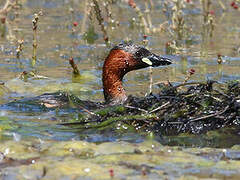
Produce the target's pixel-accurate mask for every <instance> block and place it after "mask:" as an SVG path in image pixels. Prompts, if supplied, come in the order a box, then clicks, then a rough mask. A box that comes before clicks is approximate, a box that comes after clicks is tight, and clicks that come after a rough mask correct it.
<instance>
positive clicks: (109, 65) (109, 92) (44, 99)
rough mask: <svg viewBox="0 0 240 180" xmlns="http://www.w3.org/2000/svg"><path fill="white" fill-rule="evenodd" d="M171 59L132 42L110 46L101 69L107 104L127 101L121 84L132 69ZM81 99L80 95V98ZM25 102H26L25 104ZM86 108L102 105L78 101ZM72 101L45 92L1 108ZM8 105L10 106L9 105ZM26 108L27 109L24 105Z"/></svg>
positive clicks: (59, 104)
mask: <svg viewBox="0 0 240 180" xmlns="http://www.w3.org/2000/svg"><path fill="white" fill-rule="evenodd" d="M171 63H172V62H171V60H170V59H168V58H165V57H162V56H157V55H156V54H153V53H152V52H150V51H149V50H147V49H146V48H144V47H142V46H137V45H134V44H132V43H123V44H119V45H117V46H115V47H114V48H112V49H111V51H110V53H109V55H108V56H107V58H106V59H105V62H104V65H103V72H102V81H103V91H104V98H105V101H106V104H110V105H115V104H123V103H124V102H125V101H126V100H127V96H126V93H125V91H124V89H123V86H122V79H123V76H124V75H125V74H126V73H128V72H129V71H132V70H137V69H141V68H145V67H149V66H161V65H169V64H171ZM77 99H78V98H77ZM24 102H25V103H24ZM79 102H80V104H81V105H83V106H84V107H95V108H96V107H98V106H99V105H100V104H99V103H95V102H90V101H82V100H79ZM68 103H69V96H68V95H65V93H61V92H56V93H45V94H42V95H40V96H37V97H34V98H25V99H22V100H19V101H14V102H10V103H7V104H4V105H0V108H2V107H8V106H13V107H14V106H17V107H18V108H19V107H23V108H24V104H25V105H26V106H28V105H29V107H30V109H32V107H31V106H32V105H39V104H40V105H43V106H44V107H47V108H57V107H62V106H65V105H67V104H68ZM8 108H9V107H8ZM25 109H26V108H25Z"/></svg>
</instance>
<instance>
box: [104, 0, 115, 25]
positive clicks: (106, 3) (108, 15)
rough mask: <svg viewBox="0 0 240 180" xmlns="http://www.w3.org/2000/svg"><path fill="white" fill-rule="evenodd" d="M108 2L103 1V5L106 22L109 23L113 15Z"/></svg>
mask: <svg viewBox="0 0 240 180" xmlns="http://www.w3.org/2000/svg"><path fill="white" fill-rule="evenodd" d="M109 4H110V3H109V2H108V1H106V2H104V3H103V6H104V7H105V11H106V13H107V21H108V24H111V23H112V22H113V17H112V12H111V7H110V5H109Z"/></svg>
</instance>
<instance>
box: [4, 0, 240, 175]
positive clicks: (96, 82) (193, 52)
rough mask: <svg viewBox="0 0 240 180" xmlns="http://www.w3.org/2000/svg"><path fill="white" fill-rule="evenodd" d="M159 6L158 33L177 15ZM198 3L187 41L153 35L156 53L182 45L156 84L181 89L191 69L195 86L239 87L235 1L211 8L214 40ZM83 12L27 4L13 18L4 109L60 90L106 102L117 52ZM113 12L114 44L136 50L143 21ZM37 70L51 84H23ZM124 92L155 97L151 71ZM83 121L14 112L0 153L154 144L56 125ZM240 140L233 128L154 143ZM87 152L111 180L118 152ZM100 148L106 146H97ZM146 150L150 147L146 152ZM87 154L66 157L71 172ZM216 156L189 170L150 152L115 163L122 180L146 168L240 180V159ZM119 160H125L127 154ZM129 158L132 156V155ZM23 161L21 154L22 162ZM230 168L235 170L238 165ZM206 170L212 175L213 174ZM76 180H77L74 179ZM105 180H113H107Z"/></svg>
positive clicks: (76, 5)
mask: <svg viewBox="0 0 240 180" xmlns="http://www.w3.org/2000/svg"><path fill="white" fill-rule="evenodd" d="M153 2H154V4H155V6H154V9H153V10H151V11H150V16H151V20H152V24H153V26H155V27H157V26H158V25H159V24H161V23H163V22H165V21H167V22H169V23H171V16H169V17H168V16H167V15H168V13H166V14H165V13H164V12H163V3H162V2H161V1H153ZM194 3H196V4H195V5H189V4H186V8H185V9H184V11H183V13H184V19H185V23H186V26H187V27H188V28H189V30H188V33H187V35H186V37H185V38H184V39H183V40H179V39H178V38H177V37H176V34H174V32H172V33H169V32H168V29H166V30H165V31H162V32H159V33H151V34H150V35H148V37H147V40H148V48H150V49H151V50H152V51H153V52H155V53H157V54H163V55H166V54H167V50H166V43H167V42H169V41H173V40H176V41H177V44H178V46H177V47H176V49H175V50H174V51H173V52H172V53H170V54H168V56H170V57H172V58H173V59H174V64H173V65H171V66H169V67H166V68H165V67H164V68H161V67H160V68H154V69H153V81H154V83H156V82H164V81H167V80H169V81H170V82H172V83H174V84H177V83H180V82H183V80H184V79H185V77H186V74H187V70H189V69H191V68H193V69H195V71H196V73H195V74H194V75H193V76H192V77H191V79H190V81H204V80H207V79H213V80H217V81H219V82H220V83H221V82H226V81H228V80H238V79H239V78H240V71H239V67H240V52H239V48H240V41H239V39H240V38H239V36H240V20H239V13H240V12H239V11H238V10H235V9H233V8H231V7H230V5H229V4H230V1H226V2H225V1H224V4H225V6H226V8H227V9H226V11H224V10H222V8H221V7H220V5H219V4H213V6H212V9H213V10H214V30H213V33H212V37H211V36H210V35H209V33H207V30H206V27H205V26H204V25H203V16H202V12H201V6H200V4H199V3H198V2H197V1H196V2H194ZM214 3H216V2H214ZM1 4H4V2H1ZM138 6H139V7H140V8H141V9H142V10H144V1H140V2H139V4H138ZM72 7H73V9H74V13H73V14H72V13H71V11H70V9H71V8H72ZM84 8H85V2H84V1H80V0H79V1H77V0H75V1H74V0H73V1H68V0H61V1H58V0H55V1H54V0H52V1H38V0H31V1H27V0H25V1H22V7H21V8H20V10H18V11H19V18H18V19H17V20H16V19H14V16H15V15H14V13H13V12H10V13H9V17H8V22H9V23H8V27H7V30H6V34H5V35H4V36H3V37H1V38H0V57H1V58H0V80H1V81H2V82H4V83H5V87H4V88H2V89H0V95H1V96H0V102H1V104H2V103H6V102H9V101H13V100H15V99H21V98H23V97H33V96H36V95H40V94H42V93H45V92H56V91H58V90H64V91H70V92H73V93H75V94H76V95H78V96H79V97H80V98H81V99H88V100H92V101H103V95H102V82H101V67H102V64H103V60H104V58H105V57H106V55H107V52H108V51H109V49H110V48H109V47H106V45H105V43H104V40H103V35H102V32H101V31H100V28H99V26H98V22H97V21H96V20H94V16H93V20H92V21H90V20H89V19H87V23H86V24H85V26H84V27H83V19H84ZM169 8H171V3H170V4H169ZM40 10H42V12H43V15H42V16H40V18H39V24H38V32H37V44H38V46H37V62H36V66H35V67H32V65H31V58H32V35H33V32H32V24H31V22H32V18H33V14H34V13H36V12H39V11H40ZM111 11H112V16H113V18H114V19H115V20H116V21H118V22H119V26H116V27H115V26H114V27H108V29H107V31H108V35H109V39H110V41H111V45H113V44H117V43H119V42H121V41H123V40H132V41H134V42H135V43H137V44H141V43H142V41H143V35H144V33H142V32H141V31H140V30H139V29H140V28H139V27H136V26H132V23H131V21H132V18H137V15H136V13H135V12H134V11H133V10H132V9H131V8H130V7H129V6H128V4H127V3H124V2H120V1H119V2H118V3H117V4H114V5H113V6H112V9H111ZM73 22H77V23H78V26H77V27H74V29H75V32H74V33H72V28H73V26H72V23H73ZM93 28H94V31H93ZM167 28H168V25H167ZM84 32H88V33H89V37H88V40H89V41H91V43H88V42H87V41H86V40H84V36H85V35H84ZM17 39H23V40H24V47H23V51H22V53H21V56H20V58H19V59H17V58H16V48H17V43H16V41H17ZM218 54H221V55H223V58H222V59H223V63H222V64H221V65H219V64H218V63H217V55H218ZM70 56H73V57H74V59H75V61H76V63H77V64H78V67H79V70H80V72H81V75H82V76H81V78H79V79H73V78H72V73H71V72H72V70H71V68H70V66H69V64H68V58H69V57H70ZM32 70H34V71H36V72H37V74H38V75H41V76H44V77H47V78H46V79H45V78H44V79H34V78H31V79H29V80H28V81H26V82H24V81H22V80H19V79H18V78H17V77H18V76H19V75H20V73H22V72H23V71H32ZM124 86H125V88H126V90H127V93H128V94H132V95H135V96H143V95H145V94H146V93H148V92H149V69H144V70H138V71H135V72H130V73H129V74H128V75H127V76H126V77H125V79H124ZM153 91H154V92H158V87H157V86H156V85H155V86H153ZM78 118H79V114H78V113H77V112H74V111H61V110H60V111H58V110H53V111H48V112H29V111H28V110H26V109H25V110H24V111H18V110H15V109H12V110H1V111H0V141H2V142H5V146H4V148H5V149H4V148H3V149H0V151H2V152H3V151H6V149H7V146H8V144H9V147H11V148H10V150H12V149H18V148H19V149H21V148H22V149H24V147H23V146H27V147H28V146H31V145H29V144H31V143H33V144H34V142H35V141H39V142H40V144H41V143H43V144H44V142H45V141H46V143H45V145H43V146H44V148H46V147H48V146H50V144H51V142H52V141H54V143H53V144H52V146H53V147H55V146H56V148H58V147H59V149H58V150H56V151H61V148H63V149H64V151H69V149H74V148H71V147H72V146H73V147H74V145H69V146H68V147H69V149H68V148H67V149H66V148H65V146H66V145H65V144H61V142H58V141H67V142H69V143H70V144H71V141H72V140H75V141H77V142H78V143H80V145H79V144H78V145H76V148H77V149H78V146H82V144H81V143H84V142H85V141H88V142H98V143H99V142H115V141H123V144H124V142H128V143H130V145H129V147H130V149H131V148H133V147H135V146H136V145H135V144H131V143H139V142H143V143H144V142H149V140H146V139H149V138H152V137H149V136H147V135H146V134H144V133H143V134H142V133H141V134H139V133H136V132H135V131H134V130H130V131H129V130H122V131H115V129H109V130H104V131H99V130H87V131H79V130H71V129H70V130H69V129H66V127H62V126H60V125H57V124H58V123H59V122H62V121H68V120H71V119H74V120H77V119H78ZM123 129H124V128H123ZM239 139H240V138H239V130H238V129H234V128H226V129H222V130H218V131H214V132H208V133H207V134H203V135H198V136H196V135H189V134H181V135H180V136H176V137H165V136H157V137H154V140H153V141H154V143H156V142H155V140H157V141H158V142H160V143H162V144H165V145H181V146H188V147H205V146H208V147H209V146H210V147H222V148H230V147H232V146H233V145H236V144H239V143H240V140H239ZM26 140H28V141H29V144H28V145H26V142H25V141H26ZM79 140H81V141H79ZM13 141H18V142H19V143H17V144H16V146H17V147H15V146H14V145H11V144H12V143H13V144H14V142H13ZM82 141H83V142H82ZM39 142H38V143H39ZM67 142H66V143H67ZM73 144H74V143H73ZM87 145H89V147H88V146H87V148H88V149H89V152H92V153H93V156H92V157H94V158H93V160H91V162H89V166H91V167H95V168H96V169H98V168H100V167H99V163H100V162H107V163H106V164H105V166H106V169H105V170H104V171H99V173H106V174H107V178H109V174H108V170H109V169H110V168H111V165H112V163H113V162H112V160H114V158H117V157H115V156H114V152H112V155H110V156H109V157H108V156H106V157H107V158H105V154H107V152H106V149H105V150H103V152H102V154H101V153H100V157H99V159H98V158H97V157H96V155H97V154H99V152H97V150H96V152H95V150H94V147H92V146H96V145H95V144H94V143H90V144H87ZM13 146H14V147H13ZM41 146H42V144H41V145H39V146H38V148H39V149H41V150H39V149H37V150H36V149H35V150H33V151H31V152H32V153H33V155H31V156H26V155H22V158H23V159H24V158H25V159H26V158H29V157H39V156H40V157H41V153H42V147H41ZM45 146H46V147H45ZM102 146H104V145H102ZM139 146H141V145H139ZM159 146H160V145H159ZM107 147H108V148H113V149H114V148H116V149H119V147H118V145H117V144H116V143H113V144H111V143H110V144H108V146H107ZM44 148H43V149H44ZM97 148H101V147H98V146H97ZM143 148H145V147H144V146H143ZM46 149H47V148H46ZM103 149H104V148H103ZM120 149H121V148H120ZM236 149H237V150H231V152H232V151H234V153H235V154H237V155H238V156H239V152H238V149H239V148H236ZM47 151H48V150H47ZM70 151H71V150H70ZM78 151H79V150H77V151H76V153H78ZM85 151H86V149H85V150H84V151H82V150H81V151H79V152H80V155H79V154H77V155H76V154H74V155H73V156H72V155H70V156H69V157H67V158H68V159H67V161H66V162H67V163H68V164H66V165H65V167H67V168H70V166H69V162H71V160H72V159H74V158H75V157H79V156H81V158H82V157H84V158H83V159H88V156H87V157H85V155H82V154H81V153H83V154H84V153H85ZM176 151H178V149H176ZM190 151H193V152H194V153H195V155H196V154H197V152H195V150H194V149H193V150H192V149H186V150H184V153H182V154H180V155H179V156H180V157H182V159H184V158H185V157H188V156H189V155H188V154H187V153H189V152H190ZM212 151H214V149H211V150H210V152H211V153H210V155H209V157H210V158H209V157H208V158H206V159H207V160H206V159H205V157H202V154H203V155H204V154H207V155H208V153H209V150H203V152H201V153H202V154H201V153H200V152H198V153H199V154H201V157H200V159H201V161H200V162H202V161H204V162H203V164H204V163H206V164H204V165H201V164H199V163H196V164H194V163H193V164H191V163H186V164H184V166H181V165H179V163H180V162H181V163H182V160H179V161H171V162H170V160H169V159H168V160H167V161H169V164H166V163H165V164H161V165H159V163H158V161H159V162H161V161H165V160H166V159H165V160H164V159H163V160H162V159H156V160H155V161H154V162H153V163H152V164H151V163H150V162H149V159H148V158H149V152H147V151H146V152H145V151H143V152H144V153H143V154H142V156H140V157H141V158H143V159H141V158H140V157H135V156H134V155H133V156H129V157H128V156H127V155H126V156H125V155H122V156H124V157H125V158H127V159H129V164H124V165H123V164H121V163H122V162H118V163H115V166H114V168H122V169H121V171H120V172H119V174H121V173H122V174H124V175H122V176H121V175H119V178H126V177H127V176H128V175H129V173H130V174H131V175H132V176H133V179H135V178H136V177H137V178H142V177H141V174H142V173H143V172H142V169H144V168H145V169H147V170H148V171H150V172H151V173H150V177H151V178H153V179H154V178H159V177H162V176H166V177H168V175H169V177H172V178H175V176H176V177H183V178H184V174H187V176H189V178H191V175H196V176H199V177H201V176H202V175H201V173H200V172H201V171H204V172H207V173H206V174H207V175H206V176H204V177H211V174H214V173H215V174H217V176H216V178H222V177H225V176H232V177H233V178H234V177H235V174H239V170H237V169H236V168H235V169H234V166H235V165H236V164H237V163H238V161H236V162H235V161H234V160H235V159H237V158H235V159H234V158H232V157H230V158H225V159H224V157H223V158H219V157H218V159H217V160H214V159H211V158H213V157H215V154H214V155H213V153H212ZM34 152H36V153H34ZM130 152H131V153H132V152H133V151H132V150H131V151H130ZM163 152H165V153H166V154H167V152H170V151H169V149H168V148H163V149H161V148H160V149H158V150H157V151H154V153H155V154H154V153H153V154H154V155H153V157H155V156H156V158H157V154H159V153H160V154H161V153H163ZM221 152H222V151H221V150H219V152H218V153H219V154H220V155H221V156H222V154H221ZM39 153H40V154H39ZM119 153H122V151H121V152H119ZM123 153H124V152H123ZM126 153H129V152H127V151H126ZM134 153H135V152H134ZM178 153H180V152H178ZM234 153H233V154H234ZM6 154H8V153H6ZM10 154H11V153H10ZM23 154H24V153H23ZM110 154H111V153H110ZM183 154H184V155H183ZM46 155H47V157H48V159H49V161H52V162H53V161H54V159H55V160H56V159H58V160H59V159H61V158H63V157H62V156H63V155H62V154H61V155H59V157H54V156H53V154H51V153H50V154H49V152H47V153H46ZM195 155H194V158H196V162H197V161H198V160H199V157H198V155H196V156H195ZM207 155H206V156H207ZM17 156H18V155H16V156H15V157H17ZM166 156H167V155H166ZM176 156H177V155H176ZM192 156H193V155H192ZM192 156H191V157H192ZM10 157H11V156H10ZM15 157H14V158H15ZM134 158H138V160H140V161H143V162H144V163H145V164H147V167H142V165H140V166H133V165H132V164H134V163H135V162H137V161H138V160H135V159H134ZM145 158H147V159H148V160H146V159H145ZM209 159H211V161H209V162H208V160H209ZM228 159H234V160H233V161H234V162H233V165H232V166H231V168H230V169H229V168H227V167H226V166H224V163H226V162H225V160H228ZM43 161H44V160H42V161H41V163H43ZM216 162H218V163H216ZM0 163H1V161H0ZM50 163H51V162H50ZM78 163H80V164H81V162H77V160H76V162H75V165H76V167H75V166H74V167H75V169H74V167H72V168H73V170H74V171H78V170H79V169H80V167H79V168H77V166H78ZM131 163H132V164H131ZM230 163H232V161H231V162H230ZM234 163H236V164H234ZM54 164H55V165H56V166H59V162H58V161H57V162H55V161H54ZM169 165H170V166H171V167H172V169H171V170H169V171H167V172H166V171H165V169H166V167H169ZM11 166H12V165H9V167H10V168H9V172H11V173H13V176H14V177H16V176H17V175H16V174H14V173H15V172H14V171H12V170H11ZM45 166H46V165H44V164H40V166H39V167H38V166H37V165H36V166H35V165H33V166H31V167H27V168H29V169H30V170H33V171H34V172H36V176H34V177H37V176H38V174H39V173H40V174H42V168H43V167H45ZM129 166H131V168H132V169H131V168H130V170H129V171H128V170H127V168H128V167H129ZM148 166H149V167H148ZM150 166H151V168H150ZM189 166H191V167H192V170H189V171H188V170H186V168H187V167H189ZM0 167H1V164H0ZM47 167H48V166H47ZM206 167H211V168H210V170H209V171H208V169H207V168H206ZM24 168H25V167H24ZM24 168H22V169H21V168H18V171H19V172H24V173H26V177H30V179H31V178H32V176H30V175H29V174H27V169H24ZM48 168H49V167H48ZM81 168H83V170H85V171H83V173H82V174H81V173H79V174H76V177H78V175H81V176H87V175H86V174H88V169H87V170H86V168H87V167H81ZM175 168H177V169H178V171H179V172H181V173H179V175H176V174H174V171H175V170H174V169H175ZM0 169H1V168H0ZM36 169H37V170H36ZM43 169H44V168H43ZM223 170H224V171H223ZM11 173H10V174H11ZM54 173H56V172H54V171H51V173H50V176H49V177H52V176H54ZM61 173H62V174H64V175H66V172H65V171H61ZM143 174H144V173H143ZM117 176H118V175H117ZM88 177H89V178H87V179H91V178H94V177H95V176H88ZM21 178H22V177H20V179H21ZM66 178H67V175H66ZM71 178H73V177H72V176H71ZM99 178H100V177H99ZM32 179H33V178H32ZM102 179H106V177H105V176H103V178H102Z"/></svg>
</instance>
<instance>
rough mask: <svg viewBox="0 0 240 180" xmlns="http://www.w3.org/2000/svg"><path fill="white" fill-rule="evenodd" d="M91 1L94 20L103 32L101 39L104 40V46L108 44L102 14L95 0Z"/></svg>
mask: <svg viewBox="0 0 240 180" xmlns="http://www.w3.org/2000/svg"><path fill="white" fill-rule="evenodd" d="M92 1H93V4H94V6H93V7H94V10H95V15H96V18H97V20H98V24H99V25H100V27H101V31H102V32H103V39H104V41H105V43H106V44H109V39H108V35H107V31H106V29H105V26H104V20H103V17H102V14H101V9H100V7H99V4H98V1H97V0H92Z"/></svg>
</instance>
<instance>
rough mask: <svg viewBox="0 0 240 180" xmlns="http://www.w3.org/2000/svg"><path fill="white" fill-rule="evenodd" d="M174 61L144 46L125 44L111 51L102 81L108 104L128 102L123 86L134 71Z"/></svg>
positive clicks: (104, 66)
mask: <svg viewBox="0 0 240 180" xmlns="http://www.w3.org/2000/svg"><path fill="white" fill-rule="evenodd" d="M171 63H172V61H171V60H170V59H168V58H165V57H162V56H158V55H156V54H154V53H152V52H150V51H149V50H147V49H146V48H144V47H142V46H137V45H134V44H132V43H123V44H119V45H117V46H115V47H114V48H112V49H111V51H110V53H109V55H108V56H107V58H106V59H105V62H104V65H103V73H102V81H103V91H104V98H105V101H106V103H109V104H122V103H124V102H125V101H126V100H127V96H126V93H125V91H124V89H123V86H122V79H123V76H124V75H125V74H126V73H128V72H129V71H132V70H137V69H142V68H145V67H149V66H153V67H155V66H163V65H169V64H171Z"/></svg>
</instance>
